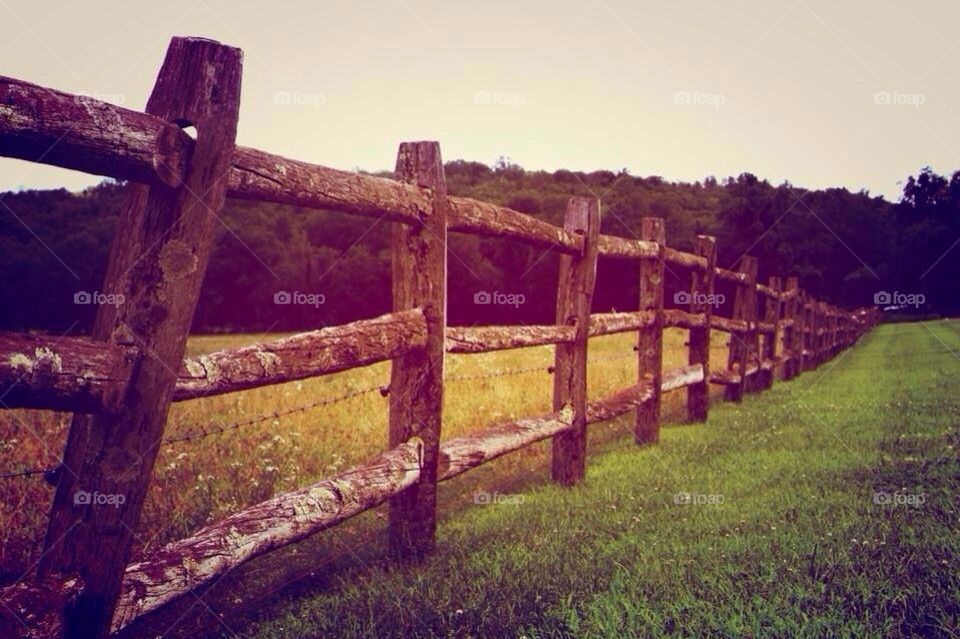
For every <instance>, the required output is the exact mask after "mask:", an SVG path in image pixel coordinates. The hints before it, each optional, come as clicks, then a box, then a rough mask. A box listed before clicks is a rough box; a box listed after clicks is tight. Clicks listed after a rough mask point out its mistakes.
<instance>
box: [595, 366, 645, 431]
mask: <svg viewBox="0 0 960 639" xmlns="http://www.w3.org/2000/svg"><path fill="white" fill-rule="evenodd" d="M652 382H653V378H652V376H649V375H648V376H647V378H646V379H645V380H644V381H643V382H641V383H639V384H634V385H633V386H629V387H627V388H622V389H620V390H618V391H614V392H613V393H610V394H609V395H607V396H606V397H604V398H603V399H599V400H596V401H592V402H589V403H588V404H587V423H588V424H596V423H597V422H605V421H607V420H610V419H613V418H614V417H619V416H620V415H624V414H626V413H629V412H630V411H632V410H633V409H635V408H636V407H637V406H639V405H640V404H643V403H644V402H648V401H650V400H651V399H653V386H652Z"/></svg>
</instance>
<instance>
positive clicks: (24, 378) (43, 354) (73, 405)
mask: <svg viewBox="0 0 960 639" xmlns="http://www.w3.org/2000/svg"><path fill="white" fill-rule="evenodd" d="M137 356H138V355H137V351H136V349H134V348H129V347H123V346H118V345H115V344H108V343H104V342H100V341H97V340H93V339H90V338H87V337H67V336H64V337H55V336H51V335H37V334H31V333H8V332H0V397H2V398H3V399H2V402H3V407H4V408H44V409H48V410H60V411H68V412H75V413H91V412H99V411H102V412H108V413H116V412H118V411H119V410H120V409H121V408H122V407H123V401H124V396H125V393H126V390H127V382H128V380H129V379H130V373H131V371H132V369H133V364H134V362H135V361H136V359H137Z"/></svg>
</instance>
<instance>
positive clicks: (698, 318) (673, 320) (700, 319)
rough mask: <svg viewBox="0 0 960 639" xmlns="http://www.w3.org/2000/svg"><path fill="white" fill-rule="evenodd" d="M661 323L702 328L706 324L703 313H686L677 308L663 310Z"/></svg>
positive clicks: (705, 317)
mask: <svg viewBox="0 0 960 639" xmlns="http://www.w3.org/2000/svg"><path fill="white" fill-rule="evenodd" d="M663 325H664V326H677V327H680V328H704V327H705V326H706V325H707V316H706V314H705V313H688V312H686V311H682V310H680V309H678V308H668V309H666V310H664V311H663Z"/></svg>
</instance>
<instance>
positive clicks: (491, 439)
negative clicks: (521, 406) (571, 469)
mask: <svg viewBox="0 0 960 639" xmlns="http://www.w3.org/2000/svg"><path fill="white" fill-rule="evenodd" d="M572 424H573V411H572V410H571V409H570V407H569V406H566V407H564V408H563V409H562V410H560V411H558V412H556V413H550V414H549V415H543V416H541V417H532V418H530V419H518V420H516V421H512V422H507V423H505V424H498V425H496V426H493V427H491V428H488V429H486V430H482V431H479V432H477V433H474V434H472V435H464V436H463V437H456V438H454V439H450V440H448V441H446V442H444V443H443V444H441V445H440V468H439V470H438V480H439V481H445V480H447V479H452V478H453V477H456V476H457V475H460V474H463V473H465V472H467V471H468V470H470V469H471V468H476V467H477V466H479V465H481V464H485V463H487V462H488V461H490V460H492V459H496V458H497V457H501V456H503V455H506V454H507V453H510V452H513V451H515V450H519V449H521V448H524V447H526V446H529V445H530V444H533V443H536V442H538V441H541V440H543V439H548V438H550V437H553V436H554V435H557V434H559V433H562V432H564V431H566V430H568V429H569V428H571V426H572Z"/></svg>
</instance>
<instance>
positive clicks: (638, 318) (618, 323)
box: [590, 311, 654, 337]
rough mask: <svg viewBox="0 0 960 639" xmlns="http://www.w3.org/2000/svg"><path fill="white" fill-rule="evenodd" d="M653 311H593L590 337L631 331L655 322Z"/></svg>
mask: <svg viewBox="0 0 960 639" xmlns="http://www.w3.org/2000/svg"><path fill="white" fill-rule="evenodd" d="M653 320H654V314H653V312H652V311H634V312H631V313H593V314H592V315H590V337H597V336H599V335H612V334H613V333H629V332H632V331H636V330H640V329H641V328H643V327H645V326H649V325H650V324H652V323H653Z"/></svg>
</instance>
